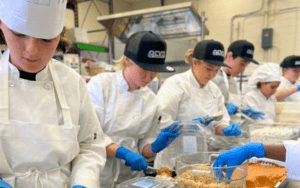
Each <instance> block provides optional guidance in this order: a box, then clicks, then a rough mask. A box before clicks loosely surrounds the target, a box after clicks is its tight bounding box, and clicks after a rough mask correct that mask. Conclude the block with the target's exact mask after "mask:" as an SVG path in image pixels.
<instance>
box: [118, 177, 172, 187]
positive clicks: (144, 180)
mask: <svg viewBox="0 0 300 188" xmlns="http://www.w3.org/2000/svg"><path fill="white" fill-rule="evenodd" d="M123 187H129V188H158V187H159V188H176V186H175V185H174V184H173V183H172V182H170V181H167V180H163V179H159V178H154V177H136V178H133V179H130V180H127V181H125V182H123V183H121V184H119V185H117V186H116V188H123Z"/></svg>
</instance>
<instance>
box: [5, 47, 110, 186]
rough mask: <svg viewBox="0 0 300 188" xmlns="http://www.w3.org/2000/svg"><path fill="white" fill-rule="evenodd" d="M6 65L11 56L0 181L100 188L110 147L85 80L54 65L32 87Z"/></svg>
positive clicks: (70, 70) (7, 54)
mask: <svg viewBox="0 0 300 188" xmlns="http://www.w3.org/2000/svg"><path fill="white" fill-rule="evenodd" d="M8 61H9V50H7V51H6V52H5V54H3V56H2V58H1V62H0V75H1V78H0V98H1V99H0V135H1V136H0V144H1V148H0V150H1V151H0V177H2V178H3V180H4V181H5V182H7V183H9V184H10V185H11V186H13V187H15V188H27V187H28V188H29V187H30V188H36V187H47V186H48V187H59V188H65V187H71V186H73V185H83V186H86V187H89V188H97V187H99V179H98V178H97V177H98V176H99V173H100V171H101V169H103V167H104V164H105V159H106V152H105V146H106V145H105V144H106V143H105V140H103V138H104V134H103V132H102V129H101V127H100V125H99V121H98V119H97V116H96V114H95V111H94V109H93V106H92V103H91V102H90V99H89V95H88V90H87V88H86V85H85V82H84V81H83V79H82V78H81V77H80V75H78V73H76V72H75V71H74V70H72V69H71V68H69V67H67V66H65V65H64V64H62V63H60V62H58V61H56V60H53V59H52V60H51V61H50V62H49V63H48V65H47V66H46V67H45V68H44V69H43V70H42V71H41V72H39V73H37V75H36V81H29V80H25V79H21V78H19V70H18V69H17V68H16V67H15V66H14V65H12V64H11V63H9V62H8ZM8 93H9V95H7V94H8ZM3 99H4V100H3ZM70 176H71V178H69V177H70ZM67 184H68V185H67Z"/></svg>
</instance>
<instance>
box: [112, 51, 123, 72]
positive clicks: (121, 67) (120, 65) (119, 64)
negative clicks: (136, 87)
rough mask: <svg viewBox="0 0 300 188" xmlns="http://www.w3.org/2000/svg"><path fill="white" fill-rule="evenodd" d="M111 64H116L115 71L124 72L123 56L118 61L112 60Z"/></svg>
mask: <svg viewBox="0 0 300 188" xmlns="http://www.w3.org/2000/svg"><path fill="white" fill-rule="evenodd" d="M112 62H114V63H117V64H118V66H117V69H119V70H124V69H125V68H126V63H125V56H124V55H123V56H122V57H121V58H120V59H119V60H112Z"/></svg>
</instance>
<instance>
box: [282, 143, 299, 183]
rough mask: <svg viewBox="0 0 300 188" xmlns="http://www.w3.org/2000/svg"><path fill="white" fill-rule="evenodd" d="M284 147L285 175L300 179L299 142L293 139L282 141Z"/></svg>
mask: <svg viewBox="0 0 300 188" xmlns="http://www.w3.org/2000/svg"><path fill="white" fill-rule="evenodd" d="M284 147H285V149H286V158H285V169H286V177H287V178H289V179H292V180H296V181H300V158H299V154H300V142H299V141H295V140H287V141H284Z"/></svg>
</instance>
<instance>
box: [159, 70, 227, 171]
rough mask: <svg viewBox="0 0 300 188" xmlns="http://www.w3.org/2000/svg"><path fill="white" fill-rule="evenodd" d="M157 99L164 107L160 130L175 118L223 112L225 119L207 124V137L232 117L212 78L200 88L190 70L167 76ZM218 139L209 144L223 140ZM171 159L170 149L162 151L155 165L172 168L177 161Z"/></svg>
mask: <svg viewBox="0 0 300 188" xmlns="http://www.w3.org/2000/svg"><path fill="white" fill-rule="evenodd" d="M157 100H158V102H159V104H160V106H161V108H162V120H161V126H160V127H161V129H164V128H165V127H167V126H168V125H170V124H172V123H173V122H174V121H178V120H187V121H191V120H192V119H195V118H202V117H205V116H206V115H209V116H212V115H214V114H216V113H217V112H219V111H222V112H223V118H222V119H221V120H220V121H212V122H211V123H210V124H209V125H208V126H207V130H208V132H207V134H208V135H209V136H208V137H210V136H214V135H215V128H216V127H218V126H219V125H229V120H230V118H229V115H228V113H227V110H226V108H225V106H224V97H223V95H222V93H221V91H220V89H219V88H218V87H217V86H216V85H215V84H214V83H213V82H211V81H209V82H208V83H207V85H206V86H205V87H204V88H200V85H199V83H198V82H197V80H196V78H195V76H194V74H193V72H192V70H191V69H190V70H188V71H186V72H184V73H180V74H176V75H174V76H171V77H169V78H168V79H166V80H165V82H164V83H163V85H162V86H161V88H160V90H159V91H158V94H157ZM216 137H217V136H216ZM218 137H220V138H221V137H223V136H218ZM216 140H218V142H216ZM216 140H215V139H214V141H212V142H210V143H209V144H210V145H214V146H215V145H218V144H219V143H220V142H222V141H221V140H220V139H216ZM219 141H220V142H219ZM172 157H173V156H172ZM170 158H171V157H170V156H169V153H168V150H163V151H161V152H160V153H158V154H157V156H156V159H155V163H154V166H155V167H156V168H161V167H164V166H166V167H168V168H171V169H173V167H174V163H173V162H172V161H171V160H170Z"/></svg>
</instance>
